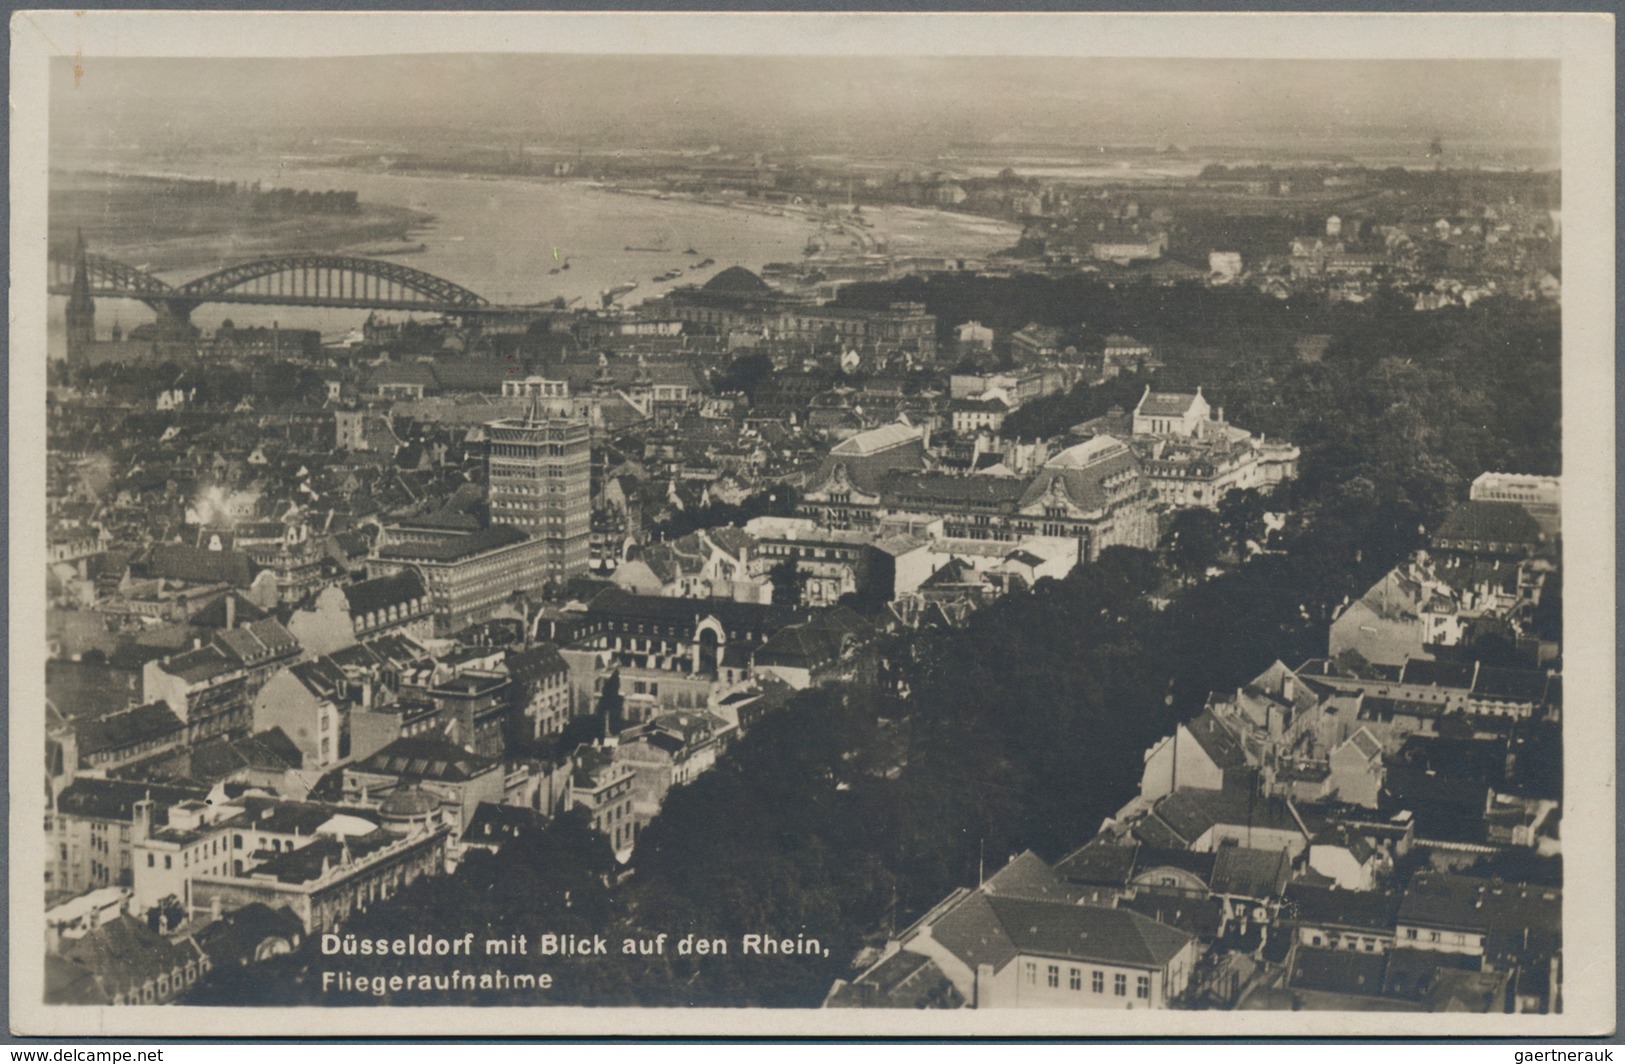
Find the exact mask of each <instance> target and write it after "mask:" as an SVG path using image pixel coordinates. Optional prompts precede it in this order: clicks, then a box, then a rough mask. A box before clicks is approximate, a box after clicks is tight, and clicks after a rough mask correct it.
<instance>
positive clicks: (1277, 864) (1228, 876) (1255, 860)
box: [1209, 846, 1292, 898]
mask: <svg viewBox="0 0 1625 1064" xmlns="http://www.w3.org/2000/svg"><path fill="white" fill-rule="evenodd" d="M1291 875H1292V859H1291V856H1290V855H1289V854H1288V852H1287V851H1286V850H1257V849H1251V848H1249V847H1246V846H1221V847H1219V850H1218V853H1217V854H1216V855H1215V856H1214V860H1213V877H1212V879H1211V880H1210V881H1209V884H1210V885H1211V886H1212V888H1213V893H1215V894H1230V895H1234V896H1236V897H1242V898H1277V897H1280V895H1281V890H1282V889H1283V888H1284V887H1285V886H1286V881H1287V880H1288V879H1289V878H1291Z"/></svg>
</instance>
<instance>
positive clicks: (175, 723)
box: [78, 702, 186, 757]
mask: <svg viewBox="0 0 1625 1064" xmlns="http://www.w3.org/2000/svg"><path fill="white" fill-rule="evenodd" d="M185 732H186V725H185V723H183V722H182V721H181V719H180V718H179V717H177V716H176V715H175V712H174V710H172V709H170V708H169V703H168V702H149V703H147V704H146V705H144V706H137V707H135V708H134V709H129V710H125V711H124V712H122V713H109V714H108V715H107V716H105V717H98V718H96V719H94V720H87V721H85V722H84V723H83V724H81V725H80V726H79V729H78V735H79V754H80V756H81V757H83V756H85V755H88V754H97V753H101V752H102V751H104V750H121V749H123V748H125V747H128V746H135V745H137V744H140V743H145V742H159V741H162V740H164V739H171V738H177V737H179V736H181V735H184V734H185Z"/></svg>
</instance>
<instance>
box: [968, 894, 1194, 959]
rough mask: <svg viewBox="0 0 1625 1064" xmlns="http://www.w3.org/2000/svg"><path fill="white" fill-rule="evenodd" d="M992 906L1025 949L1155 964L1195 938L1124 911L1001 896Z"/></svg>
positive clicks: (992, 900) (1014, 940) (1014, 941)
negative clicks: (1191, 938)
mask: <svg viewBox="0 0 1625 1064" xmlns="http://www.w3.org/2000/svg"><path fill="white" fill-rule="evenodd" d="M988 905H989V907H990V908H991V909H992V911H993V913H994V915H995V916H996V918H997V919H998V921H999V923H1000V924H1001V925H1002V926H1003V928H1004V931H1005V933H1006V934H1007V935H1008V936H1009V938H1010V942H1011V943H1012V945H1013V946H1014V947H1015V949H1016V951H1017V952H1020V953H1038V954H1047V955H1051V956H1062V957H1068V958H1073V959H1076V960H1090V961H1100V962H1102V963H1108V964H1123V965H1127V966H1130V967H1140V968H1152V967H1161V966H1162V965H1164V964H1166V963H1167V962H1168V961H1169V960H1171V959H1172V958H1173V956H1174V955H1175V954H1176V953H1178V952H1179V951H1180V950H1181V949H1183V948H1184V947H1185V945H1186V943H1188V942H1189V941H1190V936H1189V935H1187V934H1185V933H1184V932H1182V931H1178V930H1175V929H1174V928H1172V927H1168V926H1167V925H1165V924H1159V923H1157V922H1156V921H1154V920H1147V919H1146V918H1145V917H1143V916H1141V915H1140V914H1139V913H1135V912H1129V911H1126V910H1123V909H1104V908H1099V907H1097V906H1092V905H1067V904H1063V903H1057V902H1047V901H1030V900H1028V899H1025V898H1001V897H991V898H989V899H988Z"/></svg>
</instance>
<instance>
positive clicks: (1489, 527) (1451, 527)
mask: <svg viewBox="0 0 1625 1064" xmlns="http://www.w3.org/2000/svg"><path fill="white" fill-rule="evenodd" d="M1433 537H1434V539H1435V541H1438V540H1466V541H1467V542H1469V543H1498V544H1502V545H1503V547H1505V546H1513V545H1516V546H1533V545H1534V544H1537V543H1539V542H1540V539H1541V534H1540V522H1538V521H1536V520H1535V519H1534V518H1533V517H1531V516H1529V511H1528V510H1525V509H1524V508H1523V507H1522V506H1521V505H1519V504H1518V503H1515V502H1486V501H1482V500H1478V501H1472V502H1464V503H1462V504H1461V505H1460V506H1458V507H1456V508H1455V509H1454V510H1452V511H1450V516H1448V517H1446V518H1445V519H1444V523H1443V524H1442V525H1440V526H1439V530H1438V531H1437V532H1435V533H1434V534H1433Z"/></svg>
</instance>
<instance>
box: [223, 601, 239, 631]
mask: <svg viewBox="0 0 1625 1064" xmlns="http://www.w3.org/2000/svg"><path fill="white" fill-rule="evenodd" d="M236 627H237V596H236V595H235V594H233V593H232V592H230V591H228V592H226V631H228V632H229V631H231V630H232V629H234V628H236Z"/></svg>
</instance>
